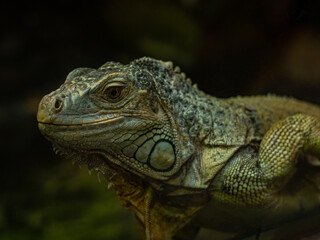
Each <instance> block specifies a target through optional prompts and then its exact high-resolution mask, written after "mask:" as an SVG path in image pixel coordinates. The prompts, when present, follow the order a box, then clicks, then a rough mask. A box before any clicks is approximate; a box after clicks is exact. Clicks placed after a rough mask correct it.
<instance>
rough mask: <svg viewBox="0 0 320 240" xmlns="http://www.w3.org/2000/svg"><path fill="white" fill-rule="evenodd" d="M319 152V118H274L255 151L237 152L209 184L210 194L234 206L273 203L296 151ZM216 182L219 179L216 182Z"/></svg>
mask: <svg viewBox="0 0 320 240" xmlns="http://www.w3.org/2000/svg"><path fill="white" fill-rule="evenodd" d="M307 152H312V153H313V154H316V155H320V122H319V120H318V119H316V118H314V117H311V116H307V115H302V114H298V115H294V116H290V117H287V118H286V119H284V120H282V121H279V122H277V123H276V124H274V126H273V127H272V128H271V129H270V130H269V131H268V132H267V133H266V134H265V136H264V137H263V140H262V142H261V144H260V149H259V151H258V152H257V153H255V152H254V151H247V152H245V151H244V153H241V154H239V156H238V157H236V158H235V159H234V160H232V162H231V163H230V164H229V165H228V166H227V167H226V169H225V170H224V171H222V173H221V174H220V176H219V177H218V180H217V181H216V182H214V184H213V185H216V186H217V185H219V190H218V191H216V192H214V193H213V197H214V198H215V199H218V200H219V201H221V202H223V203H230V204H233V205H238V206H263V205H266V204H270V203H272V202H273V203H274V202H275V201H276V200H277V198H276V197H274V196H275V195H276V194H277V193H278V192H279V191H281V190H282V189H283V187H284V186H285V185H286V183H287V182H288V181H289V180H290V178H291V176H292V175H293V174H294V172H295V166H296V163H297V159H298V155H299V154H301V153H307ZM217 182H219V183H218V184H217Z"/></svg>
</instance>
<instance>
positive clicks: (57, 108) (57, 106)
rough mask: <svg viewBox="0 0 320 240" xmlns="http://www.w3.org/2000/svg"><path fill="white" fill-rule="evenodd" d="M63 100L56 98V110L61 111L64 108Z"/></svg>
mask: <svg viewBox="0 0 320 240" xmlns="http://www.w3.org/2000/svg"><path fill="white" fill-rule="evenodd" d="M62 106H63V102H62V100H61V99H59V98H56V100H55V101H54V110H55V112H60V111H61V110H62Z"/></svg>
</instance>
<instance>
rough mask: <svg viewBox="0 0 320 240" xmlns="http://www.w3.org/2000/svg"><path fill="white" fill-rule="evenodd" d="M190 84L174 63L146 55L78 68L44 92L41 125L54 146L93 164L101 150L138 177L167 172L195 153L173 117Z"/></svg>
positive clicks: (171, 172) (167, 174) (161, 175)
mask: <svg viewBox="0 0 320 240" xmlns="http://www.w3.org/2000/svg"><path fill="white" fill-rule="evenodd" d="M192 91H194V88H193V87H192V86H191V84H190V82H188V81H186V80H185V79H184V74H181V73H180V71H179V69H178V68H176V69H175V70H174V69H173V68H172V63H170V62H163V61H159V60H155V59H151V58H141V59H138V60H135V61H133V62H131V63H130V64H128V65H122V64H119V63H114V62H108V63H106V64H104V65H103V66H101V67H100V68H99V69H90V68H78V69H75V70H73V71H72V72H71V73H70V74H69V75H68V76H67V79H66V81H65V83H64V84H62V85H61V87H60V88H59V89H57V90H56V91H54V92H52V93H50V94H48V95H46V96H44V97H43V99H42V101H41V103H40V105H39V110H38V116H37V119H38V122H39V129H40V131H41V132H42V134H43V135H44V136H45V137H46V138H47V139H48V140H50V141H51V142H52V143H53V145H54V147H55V148H57V149H58V151H61V152H63V153H66V155H68V154H72V155H73V156H75V155H78V156H82V157H81V159H80V161H82V162H84V163H86V164H88V165H89V166H91V167H97V168H99V164H96V165H95V164H94V162H93V160H92V161H91V159H94V158H93V156H94V155H99V156H102V157H103V159H104V161H106V162H110V163H112V164H116V165H117V166H120V167H123V168H125V169H127V170H129V171H131V172H133V173H136V174H138V175H140V176H149V177H152V178H155V179H167V178H169V177H170V176H172V175H174V174H175V173H176V172H177V171H178V170H179V169H180V168H181V166H182V165H183V164H184V163H185V162H186V161H187V160H188V159H189V158H190V156H191V155H192V152H193V149H192V147H191V146H192V144H191V143H190V139H189V134H186V133H185V132H184V131H183V130H182V125H183V124H181V123H179V122H178V121H177V119H179V118H178V117H177V116H176V115H177V114H179V113H178V112H179V111H181V110H182V109H183V106H180V105H181V104H180V105H179V102H178V98H183V97H185V96H184V94H185V93H186V92H188V93H189V94H192ZM173 105H174V107H173ZM179 109H180V110H179ZM183 121H184V120H183ZM180 125H181V126H180Z"/></svg>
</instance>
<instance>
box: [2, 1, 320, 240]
mask: <svg viewBox="0 0 320 240" xmlns="http://www.w3.org/2000/svg"><path fill="white" fill-rule="evenodd" d="M319 12H320V1H316V0H314V1H311V0H282V1H276V0H262V1H256V0H251V1H227V0H203V1H200V0H174V1H169V0H156V1H147V0H145V1H130V0H113V1H77V2H70V1H65V2H62V1H61V2H60V1H51V3H49V2H46V4H44V3H40V2H31V1H24V2H22V3H20V2H17V3H11V4H5V3H2V4H1V8H0V27H1V35H0V61H1V65H0V80H1V94H0V101H1V102H0V137H1V138H0V143H1V149H0V150H1V151H0V153H1V155H0V159H1V160H0V161H1V166H0V239H45V240H47V239H68V240H80V239H81V240H85V239H139V235H138V233H137V229H136V227H135V224H134V220H133V218H132V216H131V215H130V214H129V213H127V212H126V211H124V210H122V208H121V206H120V205H119V203H118V202H117V200H116V198H115V194H114V192H113V191H112V190H109V191H107V190H106V185H107V183H106V182H105V180H103V179H102V183H101V184H98V181H97V180H96V176H89V175H88V174H87V171H86V167H82V168H81V169H78V167H77V166H72V164H71V163H70V162H66V161H63V159H60V158H58V157H56V156H55V155H54V153H53V151H52V149H51V146H50V144H49V142H47V141H46V140H44V138H42V137H41V135H40V133H39V131H38V129H37V122H36V112H37V106H38V103H39V101H40V99H41V97H42V96H43V95H45V94H47V93H49V92H50V91H53V90H55V89H56V88H57V87H58V86H59V85H60V84H61V83H63V81H64V79H65V77H66V75H67V74H68V72H69V71H71V70H72V69H74V68H76V67H92V68H97V67H99V66H100V65H102V64H103V63H105V62H106V61H111V60H112V61H119V62H122V63H128V62H129V61H131V60H133V59H135V58H138V57H142V56H150V57H155V58H158V59H162V60H171V61H173V62H174V63H175V65H179V66H180V67H181V69H182V70H183V71H184V72H186V74H187V76H188V77H190V78H191V79H192V80H193V82H196V83H198V86H199V88H200V89H202V90H205V91H206V92H207V93H210V94H212V95H215V96H218V97H230V96H235V95H255V94H266V93H276V94H280V95H290V96H294V97H297V98H300V99H303V100H307V101H310V102H313V103H317V104H320V96H319V93H320V91H319V90H320V14H319ZM92 175H95V174H92Z"/></svg>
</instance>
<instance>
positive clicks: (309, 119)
mask: <svg viewBox="0 0 320 240" xmlns="http://www.w3.org/2000/svg"><path fill="white" fill-rule="evenodd" d="M37 118H38V122H39V129H40V131H41V132H42V134H43V135H44V136H45V137H46V138H47V139H48V140H49V141H51V142H52V143H53V146H54V149H55V151H56V152H59V153H61V154H62V155H64V156H65V157H66V158H69V159H73V160H77V161H78V162H79V163H80V164H82V163H84V164H87V165H88V168H89V169H92V168H93V169H96V170H97V171H99V172H101V173H103V174H104V176H105V177H106V178H107V179H108V180H109V182H110V184H111V185H113V187H114V189H115V190H116V192H117V195H118V197H119V200H120V202H121V203H122V205H123V206H124V207H126V208H127V209H129V210H131V211H132V212H133V213H134V214H135V216H136V218H137V221H138V223H139V225H140V226H141V229H142V230H143V232H144V235H145V238H146V239H148V240H151V239H152V240H166V239H170V238H171V237H172V236H174V235H176V237H177V238H178V237H180V238H181V239H187V238H188V237H189V239H192V238H193V237H194V236H195V234H196V232H197V229H196V228H194V229H195V231H194V234H193V235H192V234H188V236H187V237H186V236H184V234H183V231H180V232H179V230H180V229H182V228H183V227H184V226H186V225H187V224H188V225H187V230H188V229H192V226H197V228H199V227H201V226H203V227H209V228H216V229H218V230H221V229H222V230H227V231H234V232H243V231H246V230H248V229H259V228H261V227H262V226H264V225H265V224H269V223H271V222H274V221H275V219H279V218H280V219H285V218H286V217H287V216H296V215H298V214H300V213H301V211H302V209H304V210H308V211H309V210H310V211H311V210H313V209H316V208H319V207H320V183H319V170H318V169H317V167H316V165H317V160H313V161H307V160H308V159H309V160H310V159H312V158H310V155H313V156H319V155H320V122H319V119H320V108H319V107H317V106H315V105H312V104H308V103H304V102H301V101H298V100H295V99H292V98H284V97H276V96H257V97H236V98H230V99H218V98H214V97H212V96H209V95H206V94H204V93H203V92H202V91H200V90H198V89H197V87H196V86H192V85H191V81H190V80H189V79H187V80H186V79H185V75H184V73H181V72H180V69H179V68H178V67H176V68H174V69H173V66H172V63H170V62H162V61H159V60H155V59H151V58H141V59H138V60H135V61H133V62H131V63H130V64H129V65H122V64H119V63H114V62H108V63H106V64H105V65H103V66H101V67H100V68H99V69H97V70H96V69H89V68H79V69H75V70H74V71H72V72H71V73H70V74H69V75H68V77H67V80H66V82H65V83H64V84H63V85H62V86H61V87H60V88H59V89H57V90H56V91H54V92H52V93H50V94H48V95H46V96H45V97H44V98H43V99H42V101H41V103H40V105H39V111H38V117H37ZM313 159H315V158H313ZM301 186H303V187H301ZM306 194H307V195H306ZM244 212H245V213H244ZM219 214H224V215H223V217H221V215H219ZM231 218H232V220H234V221H235V222H237V221H238V222H239V223H236V224H235V227H230V226H229V225H230V224H226V223H229V222H230V219H231ZM223 225H227V226H228V227H226V228H224V227H223Z"/></svg>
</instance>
